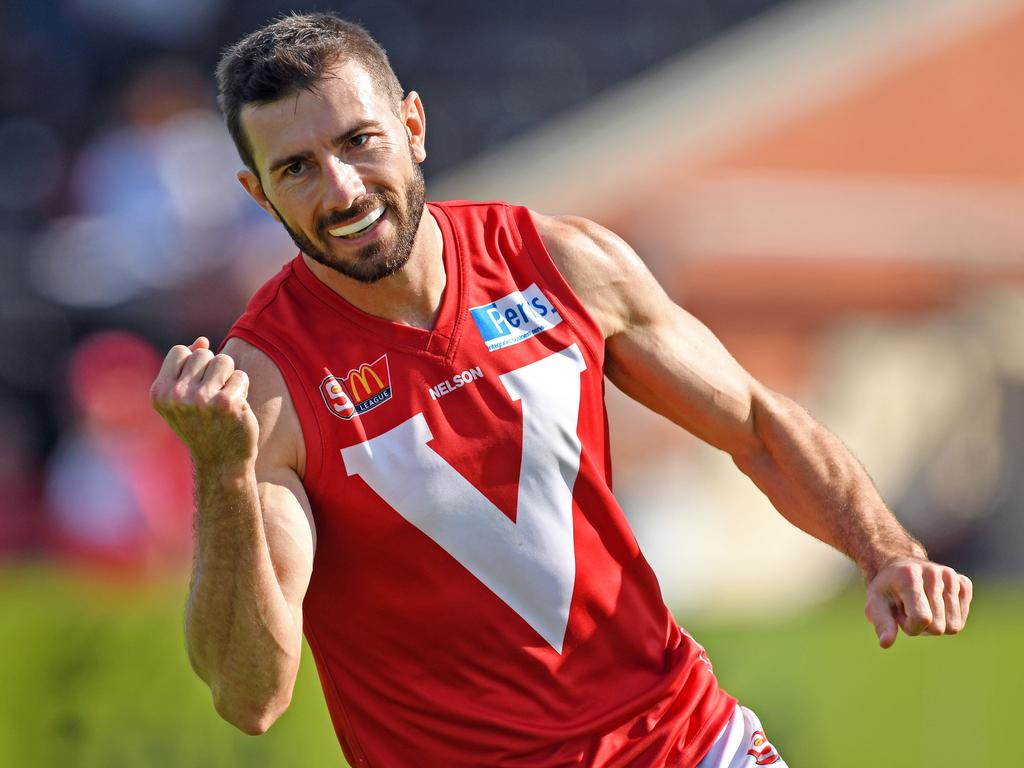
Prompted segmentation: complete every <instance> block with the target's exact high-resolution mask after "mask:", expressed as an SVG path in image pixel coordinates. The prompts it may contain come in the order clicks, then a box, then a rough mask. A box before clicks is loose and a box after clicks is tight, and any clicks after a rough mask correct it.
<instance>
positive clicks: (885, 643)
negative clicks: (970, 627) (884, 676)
mask: <svg viewBox="0 0 1024 768" xmlns="http://www.w3.org/2000/svg"><path fill="white" fill-rule="evenodd" d="M972 592H973V585H972V584H971V580H970V579H969V578H967V577H966V576H964V575H962V574H959V573H957V572H956V571H954V570H953V569H952V568H948V567H946V566H944V565H939V564H938V563H933V562H931V561H930V560H922V559H919V558H901V559H899V560H894V561H893V562H891V563H889V564H888V565H886V566H885V567H884V568H882V570H880V571H879V572H878V573H877V574H876V576H875V577H874V578H873V579H872V580H871V583H870V584H868V599H867V605H866V606H865V607H864V614H865V616H867V618H868V621H870V622H871V623H872V624H874V625H875V634H877V635H878V642H879V644H880V645H881V646H882V647H883V648H888V647H890V646H891V645H892V644H893V643H895V642H896V634H897V627H899V629H902V630H903V631H904V632H906V633H907V634H908V635H922V634H923V635H952V634H956V633H957V632H959V631H960V630H961V629H963V627H964V623H965V622H966V621H967V614H968V612H969V611H970V609H971V597H972Z"/></svg>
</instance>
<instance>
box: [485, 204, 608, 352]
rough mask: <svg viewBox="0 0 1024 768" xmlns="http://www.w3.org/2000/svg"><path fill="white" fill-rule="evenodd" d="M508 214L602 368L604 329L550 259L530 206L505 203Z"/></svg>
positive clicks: (567, 318)
mask: <svg viewBox="0 0 1024 768" xmlns="http://www.w3.org/2000/svg"><path fill="white" fill-rule="evenodd" d="M505 215H506V218H507V219H508V224H509V231H510V232H512V234H513V236H514V237H515V238H516V239H518V240H519V244H520V247H521V249H522V252H523V253H525V254H526V255H527V256H528V257H529V259H530V261H531V262H532V263H533V265H534V267H535V268H536V269H537V271H538V272H539V273H540V274H541V275H542V276H543V277H544V279H545V280H546V281H547V282H549V283H550V284H551V285H552V287H555V288H557V289H558V291H557V293H556V294H555V295H554V296H553V297H552V298H553V299H554V300H556V301H557V302H558V303H559V304H561V305H562V306H563V307H565V308H568V309H569V310H570V312H569V313H567V314H563V317H564V318H565V321H566V322H568V323H569V325H570V326H572V327H573V329H574V330H575V331H576V335H577V336H579V338H580V340H581V341H582V342H583V343H584V344H585V345H586V347H587V349H588V350H589V351H590V354H591V355H593V356H594V359H595V360H597V362H598V363H599V364H600V367H601V369H602V370H603V368H604V345H603V343H602V344H600V346H598V345H597V344H595V340H601V341H602V342H603V340H604V332H603V331H602V330H601V327H600V326H599V325H598V324H597V321H596V320H594V317H593V315H591V314H590V312H589V311H588V310H587V308H586V306H584V304H583V302H582V301H581V300H580V297H579V296H577V295H576V291H574V290H573V288H572V286H571V285H569V281H568V280H566V279H565V276H564V275H563V274H562V272H561V270H559V269H558V265H557V264H555V262H554V260H553V259H552V258H551V254H550V253H548V249H547V247H546V246H545V245H544V241H543V240H542V239H541V236H540V233H539V232H538V231H537V227H536V226H535V225H534V223H533V218H532V217H531V216H530V211H529V209H528V208H526V207H524V206H513V205H506V206H505ZM576 318H579V320H580V322H582V323H583V324H584V326H585V328H582V329H581V328H578V327H577V323H576V322H575V321H576Z"/></svg>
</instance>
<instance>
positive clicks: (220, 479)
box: [152, 339, 315, 734]
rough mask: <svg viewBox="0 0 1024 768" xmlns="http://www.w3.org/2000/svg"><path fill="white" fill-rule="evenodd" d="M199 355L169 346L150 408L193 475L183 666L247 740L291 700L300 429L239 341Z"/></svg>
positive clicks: (307, 518) (305, 565) (278, 383)
mask: <svg viewBox="0 0 1024 768" xmlns="http://www.w3.org/2000/svg"><path fill="white" fill-rule="evenodd" d="M208 347H209V344H208V342H207V341H206V340H205V339H198V340H197V341H196V342H195V343H193V344H192V345H191V346H190V347H183V346H179V347H174V348H173V349H172V350H171V351H170V352H169V353H168V355H167V358H166V359H165V360H164V365H163V367H162V369H161V371H160V375H159V376H158V377H157V380H156V381H155V382H154V384H153V389H152V399H153V404H154V407H155V408H156V410H157V411H158V412H159V413H160V414H161V415H162V416H163V417H164V418H165V419H166V420H167V422H168V424H169V425H170V426H171V428H172V429H174V431H175V432H176V433H177V434H178V436H179V437H180V438H181V439H182V441H183V442H184V443H185V444H186V445H187V446H188V447H189V449H190V451H191V453H192V461H193V466H194V469H195V483H196V506H197V510H196V523H195V533H196V542H195V545H196V552H195V561H194V567H193V573H192V584H191V587H190V592H189V600H188V607H187V609H186V614H185V637H186V645H187V648H188V655H189V660H190V662H191V663H192V667H193V669H194V670H195V671H196V674H198V675H199V677H201V678H202V679H203V680H204V681H205V682H206V683H207V684H208V685H209V686H210V690H211V692H212V694H213V701H214V706H215V707H216V709H217V711H218V713H220V715H221V716H222V717H223V718H224V719H225V720H227V721H229V722H230V723H232V724H233V725H235V726H236V727H238V728H239V729H241V730H242V731H245V732H246V733H249V734H259V733H263V732H264V731H266V730H267V728H269V727H270V725H272V724H273V722H274V721H275V720H276V719H277V718H278V717H279V716H280V714H281V713H282V712H283V711H284V710H285V709H286V708H287V706H288V704H289V703H290V701H291V694H292V689H293V686H294V684H295V678H296V675H297V673H298V666H299V656H300V653H301V648H302V599H303V596H304V595H305V592H306V588H307V587H308V585H309V578H310V573H311V571H312V563H313V551H314V547H315V539H314V537H315V531H314V528H313V523H312V515H311V513H310V510H309V502H308V500H307V499H306V494H305V491H304V489H303V487H302V483H301V481H300V479H299V474H298V473H299V471H301V468H302V459H303V455H302V453H303V451H302V439H301V429H300V428H299V424H298V418H297V416H296V414H295V411H294V408H293V406H292V404H291V400H290V398H289V396H288V392H287V388H286V386H285V383H284V380H283V378H282V377H281V374H280V372H279V371H278V370H277V368H276V366H274V364H273V363H272V362H271V361H270V359H269V358H267V357H266V356H265V355H264V354H263V353H261V352H259V351H258V350H256V349H255V348H254V347H252V346H251V345H248V344H246V343H245V342H242V341H240V340H237V339H232V340H231V341H229V342H228V345H227V346H226V347H225V350H224V353H223V354H220V355H214V354H213V353H212V352H211V351H210V350H209V348H208ZM250 375H251V378H250ZM250 382H251V383H250Z"/></svg>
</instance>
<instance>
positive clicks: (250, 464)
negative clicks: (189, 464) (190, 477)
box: [193, 458, 256, 493]
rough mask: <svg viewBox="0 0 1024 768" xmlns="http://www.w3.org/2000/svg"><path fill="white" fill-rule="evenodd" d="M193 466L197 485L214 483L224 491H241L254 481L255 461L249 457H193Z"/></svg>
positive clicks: (253, 483)
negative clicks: (222, 458) (224, 458)
mask: <svg viewBox="0 0 1024 768" xmlns="http://www.w3.org/2000/svg"><path fill="white" fill-rule="evenodd" d="M193 466H194V467H195V472H196V484H197V485H198V484H209V485H216V486H217V487H219V488H221V489H222V490H224V491H228V492H232V493H241V492H243V491H245V490H246V489H247V488H249V487H251V486H253V485H255V482H256V462H255V461H254V460H251V459H234V460H227V461H226V460H219V461H200V460H198V459H195V458H193Z"/></svg>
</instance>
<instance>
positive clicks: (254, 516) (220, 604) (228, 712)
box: [185, 467, 301, 730]
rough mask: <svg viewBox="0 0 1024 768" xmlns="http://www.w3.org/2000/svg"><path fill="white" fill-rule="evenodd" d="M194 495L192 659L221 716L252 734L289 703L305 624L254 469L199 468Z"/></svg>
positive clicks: (188, 612)
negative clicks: (282, 572)
mask: <svg viewBox="0 0 1024 768" xmlns="http://www.w3.org/2000/svg"><path fill="white" fill-rule="evenodd" d="M196 497H197V517H196V556H195V567H194V571H193V575H192V584H191V588H190V593H189V600H188V607H187V610H186V618H185V634H186V643H187V647H188V653H189V659H190V661H191V662H192V666H193V668H194V669H195V671H196V673H197V674H198V675H199V676H200V677H201V678H202V679H203V680H205V681H206V682H207V684H209V686H210V689H211V691H212V693H213V698H214V703H215V705H216V707H217V709H218V711H219V712H220V714H221V715H222V716H223V717H225V718H226V719H228V720H230V721H231V722H233V723H234V724H235V725H238V726H239V727H242V728H243V729H244V730H249V727H247V726H246V725H245V723H247V722H250V721H253V720H254V719H255V720H259V719H260V716H262V715H264V714H268V715H269V717H270V719H271V720H272V719H273V717H275V716H276V714H278V713H279V712H280V711H281V710H283V709H284V707H286V706H287V704H288V700H289V699H290V696H291V689H292V685H293V683H294V680H295V674H296V671H297V668H298V663H299V654H300V650H301V625H300V621H299V617H297V616H294V615H293V614H292V611H291V609H290V607H289V605H288V603H287V601H286V600H285V597H284V595H283V593H282V590H281V586H280V584H279V582H278V579H277V576H276V575H275V571H274V564H273V561H272V560H271V557H270V552H269V549H268V546H267V540H266V533H265V530H264V524H263V515H262V512H261V507H260V500H259V495H258V492H257V484H256V478H255V475H254V473H253V471H252V469H251V468H248V469H246V470H244V471H227V470H226V469H224V468H219V467H205V468H201V467H197V471H196ZM252 728H253V729H254V730H262V729H260V728H257V727H256V726H252Z"/></svg>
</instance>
